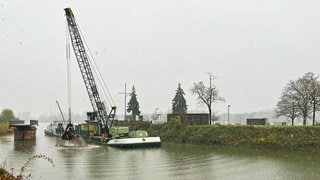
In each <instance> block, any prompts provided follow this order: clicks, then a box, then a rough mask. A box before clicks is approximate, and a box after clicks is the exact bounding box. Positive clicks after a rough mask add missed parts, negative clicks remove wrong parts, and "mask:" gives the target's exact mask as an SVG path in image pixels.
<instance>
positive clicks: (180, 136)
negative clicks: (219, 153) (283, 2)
mask: <svg viewBox="0 0 320 180" xmlns="http://www.w3.org/2000/svg"><path fill="white" fill-rule="evenodd" d="M143 126H145V127H144V128H145V129H147V130H148V132H149V135H150V136H153V135H159V136H160V137H161V141H162V142H170V143H187V144H202V145H210V146H239V147H240V146H249V147H255V148H270V149H284V150H310V151H319V152H320V127H318V126H293V127H292V126H240V125H239V126H234V125H227V126H217V125H212V126H208V125H202V126H199V125H183V124H182V123H181V122H180V121H178V120H176V121H172V122H170V123H166V124H150V125H147V124H144V125H143ZM133 128H139V127H133ZM140 128H142V126H141V125H140Z"/></svg>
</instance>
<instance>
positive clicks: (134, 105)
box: [127, 86, 141, 120]
mask: <svg viewBox="0 0 320 180" xmlns="http://www.w3.org/2000/svg"><path fill="white" fill-rule="evenodd" d="M130 96H131V98H130V101H129V102H128V109H127V112H128V113H130V112H132V117H133V120H135V119H136V116H140V113H141V112H140V110H139V109H140V107H139V102H138V100H137V94H136V90H135V88H134V86H133V87H132V90H131V93H130Z"/></svg>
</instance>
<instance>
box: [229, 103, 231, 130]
mask: <svg viewBox="0 0 320 180" xmlns="http://www.w3.org/2000/svg"><path fill="white" fill-rule="evenodd" d="M230 107H231V105H230V104H229V105H228V125H229V124H230Z"/></svg>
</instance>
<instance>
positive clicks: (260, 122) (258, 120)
mask: <svg viewBox="0 0 320 180" xmlns="http://www.w3.org/2000/svg"><path fill="white" fill-rule="evenodd" d="M247 125H268V118H247Z"/></svg>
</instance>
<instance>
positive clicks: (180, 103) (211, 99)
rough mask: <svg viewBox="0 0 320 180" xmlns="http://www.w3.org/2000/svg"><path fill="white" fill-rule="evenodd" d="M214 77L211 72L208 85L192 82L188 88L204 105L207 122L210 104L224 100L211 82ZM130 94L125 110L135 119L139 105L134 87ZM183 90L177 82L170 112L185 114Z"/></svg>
mask: <svg viewBox="0 0 320 180" xmlns="http://www.w3.org/2000/svg"><path fill="white" fill-rule="evenodd" d="M214 79H215V77H214V76H213V75H212V74H209V85H208V86H206V85H205V83H204V82H203V81H200V82H198V83H194V84H193V87H192V88H191V89H190V92H191V93H192V94H193V95H196V96H197V100H198V103H199V105H200V106H206V107H207V108H208V112H209V124H210V125H211V124H212V116H213V110H212V105H213V104H214V103H216V102H219V101H224V98H222V97H220V96H219V90H218V88H217V87H216V85H215V84H214V83H213V81H214ZM129 95H130V96H131V98H130V100H129V103H128V105H127V112H128V113H130V112H132V119H133V120H135V117H137V116H140V113H141V111H140V109H139V108H140V106H139V102H138V100H137V94H136V90H135V87H134V86H133V87H132V90H131V93H130V94H129ZM184 95H185V93H184V90H183V89H182V87H181V83H178V88H177V90H176V93H175V95H174V97H173V99H172V108H171V109H172V114H186V113H187V110H188V105H187V102H186V99H185V98H184Z"/></svg>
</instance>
